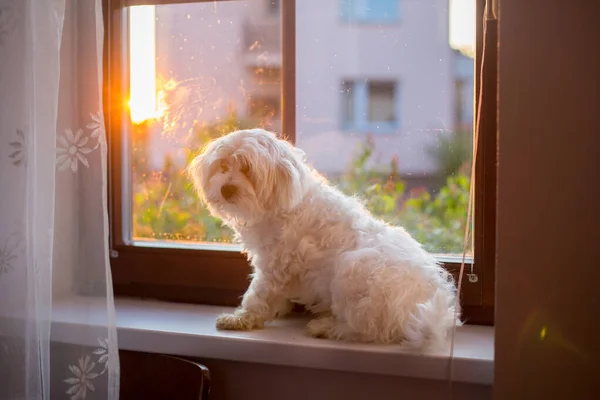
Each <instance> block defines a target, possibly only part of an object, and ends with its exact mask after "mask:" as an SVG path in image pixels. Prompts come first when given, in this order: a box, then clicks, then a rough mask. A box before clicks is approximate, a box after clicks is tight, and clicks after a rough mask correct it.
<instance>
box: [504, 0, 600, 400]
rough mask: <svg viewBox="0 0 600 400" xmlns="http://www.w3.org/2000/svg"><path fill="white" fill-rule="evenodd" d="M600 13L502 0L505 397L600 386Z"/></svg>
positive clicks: (592, 390) (574, 393) (582, 5)
mask: <svg viewBox="0 0 600 400" xmlns="http://www.w3.org/2000/svg"><path fill="white" fill-rule="evenodd" d="M598 15H600V2H599V1H591V0H571V1H565V0H527V1H523V0H502V1H501V2H500V25H499V27H500V31H499V43H500V50H499V92H498V93H499V118H498V131H499V134H498V135H499V136H498V140H499V167H498V226H497V229H498V234H497V264H496V265H497V267H496V274H497V275H496V319H495V323H496V335H495V337H496V348H495V354H496V356H495V380H494V397H495V398H496V399H511V400H512V399H533V398H535V399H543V398H547V399H591V398H595V396H597V394H598V393H600V380H599V379H598V377H599V376H600V340H599V339H598V328H599V327H600V323H599V319H600V311H599V310H600V290H599V289H598V282H599V281H600V260H599V259H598V246H599V243H600V235H599V233H598V226H599V225H600V199H599V198H598V187H597V185H598V183H599V182H600V165H599V160H600V123H599V115H600V56H599V53H600V44H599V43H600V23H599V20H598Z"/></svg>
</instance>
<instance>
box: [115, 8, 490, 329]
mask: <svg viewBox="0 0 600 400" xmlns="http://www.w3.org/2000/svg"><path fill="white" fill-rule="evenodd" d="M218 1H231V0H218ZM249 1H252V0H249ZM476 1H477V21H482V20H483V13H484V6H485V0H476ZM172 2H173V1H169V0H103V7H104V19H105V44H106V45H105V46H104V82H105V85H104V107H105V110H106V111H105V120H106V127H107V136H108V143H109V146H108V149H109V168H108V169H109V210H110V227H111V229H110V243H111V251H110V253H111V254H110V255H111V260H110V261H111V270H112V278H113V285H114V293H115V295H117V296H132V297H142V298H153V299H160V300H165V301H175V302H186V303H201V304H212V305H223V306H237V305H238V304H239V302H240V297H241V296H242V295H243V293H244V292H245V290H246V288H247V287H248V284H249V277H248V275H249V274H250V272H251V270H250V267H249V265H248V263H247V261H246V258H245V257H244V256H243V255H242V254H241V253H239V252H235V251H220V250H190V249H184V248H168V247H144V246H137V245H136V246H134V245H130V244H127V243H125V241H124V240H123V226H124V225H123V220H122V215H123V207H124V206H125V204H123V202H122V191H121V188H122V186H121V185H122V171H123V151H124V149H123V146H122V145H121V141H122V139H123V138H122V136H121V134H120V132H121V126H122V121H121V118H122V117H123V116H124V115H125V113H124V112H123V106H124V99H125V98H126V93H124V90H123V88H122V87H121V84H122V81H123V76H127V75H122V72H124V71H122V66H123V65H125V64H124V63H123V60H121V59H120V54H121V51H122V47H121V44H122V43H121V38H122V36H121V32H122V30H123V29H124V28H125V27H124V26H123V25H122V12H121V10H122V7H124V6H130V5H142V4H146V5H148V4H153V5H157V4H168V3H172ZM186 2H190V3H191V2H198V1H197V0H193V1H192V0H177V3H186ZM295 4H296V0H285V1H283V2H282V4H281V18H282V69H281V73H282V84H281V85H282V110H281V113H282V131H283V132H284V133H285V134H286V135H287V136H288V137H289V138H290V139H291V140H295V128H296V115H295V107H294V99H295V98H296V93H295V91H296V87H295V64H296V59H295V57H296V54H295V53H296V49H295V31H296V25H295V24H296V21H295ZM496 43H497V27H496V22H495V21H490V22H488V27H487V42H486V55H485V70H484V71H483V79H480V66H481V60H482V48H483V26H482V24H481V23H477V28H476V54H475V74H474V76H475V85H474V87H475V93H476V94H477V93H479V88H480V87H481V85H483V87H484V88H485V90H484V92H483V96H482V104H481V116H480V118H481V121H480V124H481V129H480V135H479V143H478V146H477V148H478V150H477V151H478V154H477V158H476V164H475V207H474V219H475V223H474V254H475V260H474V264H473V268H472V272H473V274H475V275H476V277H477V281H476V282H470V279H469V278H468V277H467V273H470V272H471V267H470V264H468V265H466V266H465V276H464V278H463V285H462V291H461V304H462V307H463V315H464V318H465V319H466V321H467V323H472V324H483V325H491V324H493V316H494V276H495V236H496V160H497V139H496V84H497V78H496V71H497V67H496V60H497V45H496ZM478 97H479V96H475V109H476V111H477V109H478V105H479V98H478ZM475 118H477V112H476V113H475ZM441 261H442V262H443V264H444V266H445V267H446V268H447V269H448V270H449V271H450V272H452V274H453V275H454V277H455V278H457V275H458V271H459V269H460V259H446V260H441Z"/></svg>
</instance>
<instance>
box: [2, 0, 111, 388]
mask: <svg viewBox="0 0 600 400" xmlns="http://www.w3.org/2000/svg"><path fill="white" fill-rule="evenodd" d="M103 37H104V31H103V16H102V4H101V0H0V399H3V400H4V399H27V400H35V399H117V398H118V387H119V360H118V352H117V349H118V346H117V338H116V328H115V308H114V301H113V300H114V299H113V294H112V280H111V274H110V268H109V262H108V212H107V193H106V191H107V182H106V181H107V162H106V160H107V154H106V152H107V146H106V132H105V129H104V116H103V111H102V78H103V73H102V65H103V63H102V54H103ZM59 304H60V307H61V313H62V314H64V313H65V312H66V313H69V312H71V311H72V312H73V313H75V312H76V313H77V314H76V315H77V323H76V324H72V325H68V326H65V324H64V323H62V325H61V326H60V329H57V321H56V315H57V307H58V305H59ZM91 304H93V305H94V306H91ZM70 305H71V306H70ZM69 307H72V308H73V310H71V309H69ZM65 308H66V310H65ZM75 308H77V310H75ZM59 330H60V331H61V334H58V333H57V332H58V331H59Z"/></svg>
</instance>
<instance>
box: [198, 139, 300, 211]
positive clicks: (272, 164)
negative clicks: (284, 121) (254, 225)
mask: <svg viewBox="0 0 600 400" xmlns="http://www.w3.org/2000/svg"><path fill="white" fill-rule="evenodd" d="M304 157H305V154H304V152H303V151H302V150H300V149H298V148H296V147H294V146H292V145H291V144H290V143H289V142H287V141H285V140H282V139H278V138H277V137H276V136H275V134H273V133H271V132H267V131H264V130H262V129H250V130H241V131H236V132H232V133H230V134H228V135H225V136H222V137H220V138H218V139H216V140H214V141H212V142H210V143H209V144H208V145H207V146H206V148H205V149H204V151H203V152H202V153H201V154H200V155H199V156H197V157H196V158H194V160H193V161H192V162H191V164H190V165H189V167H188V172H189V173H190V175H191V176H192V178H193V180H194V184H195V187H196V189H197V191H198V194H199V196H200V198H201V199H202V200H203V201H204V202H205V203H206V204H207V206H208V208H209V210H210V211H211V213H212V214H213V215H216V216H218V217H220V218H223V219H225V220H236V221H242V222H250V221H256V220H259V219H261V218H262V217H264V216H265V215H266V214H267V213H270V212H276V211H279V210H290V209H293V208H294V207H296V206H297V205H298V203H299V202H300V201H301V200H302V198H303V197H304V194H305V181H306V179H307V177H308V175H309V174H310V171H309V169H308V167H307V166H306V164H305V163H304Z"/></svg>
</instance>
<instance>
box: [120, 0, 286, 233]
mask: <svg viewBox="0 0 600 400" xmlns="http://www.w3.org/2000/svg"><path fill="white" fill-rule="evenodd" d="M278 7H279V6H278V2H275V1H273V2H271V1H264V2H262V3H260V2H256V1H247V2H246V1H224V2H205V3H185V4H169V5H159V6H142V7H130V8H129V9H127V10H126V12H127V13H128V18H129V36H130V40H129V49H128V51H129V54H128V55H129V60H130V65H129V71H130V74H129V82H130V114H131V125H130V129H129V138H130V141H131V143H132V150H131V155H132V157H131V167H132V168H131V192H132V199H131V202H132V213H131V216H130V218H131V226H132V229H131V238H132V239H133V240H137V241H140V240H142V241H147V240H178V241H193V242H218V243H229V242H230V241H231V238H232V232H231V231H230V230H229V229H228V228H227V227H225V226H224V225H222V224H221V221H219V220H218V219H216V218H213V217H211V216H210V215H209V213H208V211H207V210H206V209H205V208H204V207H202V205H200V204H199V201H198V197H197V195H196V194H195V193H194V190H193V188H192V187H191V184H190V181H189V179H188V178H187V177H186V176H185V173H184V168H185V166H186V165H187V164H188V162H189V161H190V160H191V158H192V157H193V156H195V155H196V154H197V153H198V152H199V150H200V149H201V148H202V146H204V145H205V144H206V143H207V142H208V141H209V140H210V139H211V138H215V137H218V136H220V135H222V134H224V133H227V132H230V131H233V130H235V129H241V128H250V127H256V126H260V127H263V128H265V129H269V130H274V131H278V130H280V129H281V112H280V102H281V101H280V100H281V99H280V93H281V72H280V69H281V40H280V17H279V15H277V13H274V12H273V8H278Z"/></svg>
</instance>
